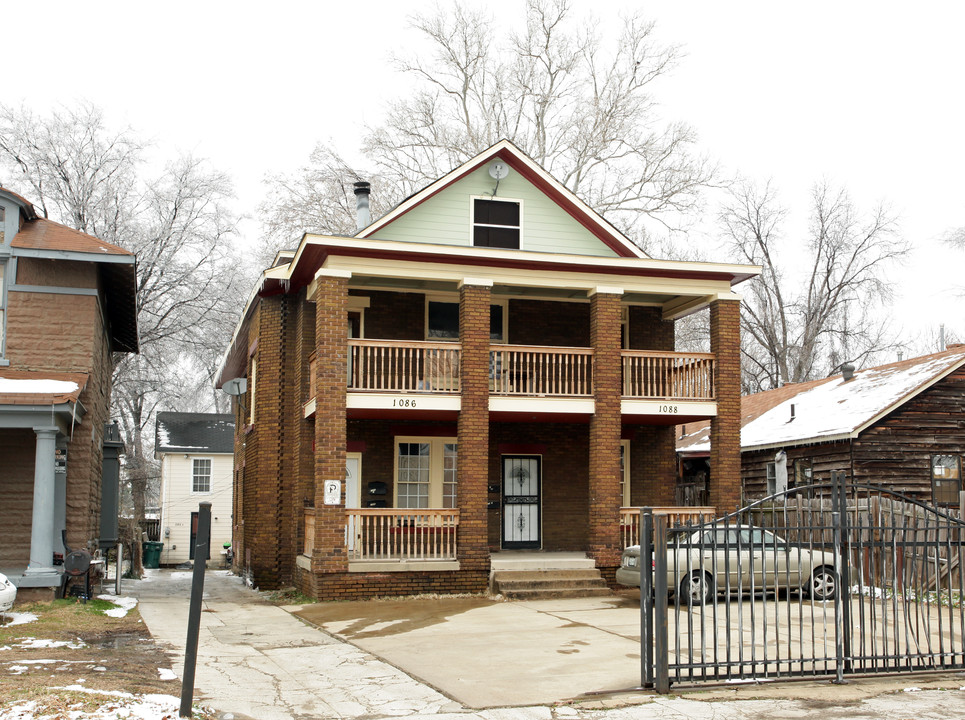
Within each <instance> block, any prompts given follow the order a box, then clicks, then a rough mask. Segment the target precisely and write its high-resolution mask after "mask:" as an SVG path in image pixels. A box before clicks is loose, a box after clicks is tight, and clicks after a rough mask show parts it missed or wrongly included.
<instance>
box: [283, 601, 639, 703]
mask: <svg viewBox="0 0 965 720" xmlns="http://www.w3.org/2000/svg"><path fill="white" fill-rule="evenodd" d="M638 603H639V600H637V599H636V598H635V597H621V596H616V595H615V596H613V597H605V598H581V599H561V600H537V601H515V602H494V601H491V600H486V599H482V598H455V599H451V598H438V599H432V600H424V601H413V600H395V601H378V600H376V601H368V602H345V603H323V604H319V605H307V606H304V607H303V608H302V609H300V610H297V611H295V614H296V615H297V616H298V617H301V618H303V619H305V620H307V621H308V622H310V623H312V624H313V625H317V626H318V627H320V628H322V629H323V630H325V631H327V632H329V633H332V634H333V635H335V636H336V637H340V638H344V639H345V640H347V641H349V642H351V643H352V644H353V645H357V646H358V647H360V648H362V649H364V650H367V651H369V652H370V653H372V654H373V655H377V656H378V657H380V658H383V659H384V660H387V661H388V662H390V663H391V664H393V665H395V666H396V667H398V668H401V669H402V670H403V671H405V672H406V673H407V674H409V675H412V676H413V677H416V678H418V679H420V680H422V681H424V682H426V683H428V684H429V685H431V686H433V687H436V688H439V689H440V690H442V691H443V692H444V693H446V694H447V695H449V696H450V697H453V698H455V699H456V700H458V701H459V702H461V703H463V704H464V705H467V706H468V707H475V708H479V707H492V706H496V705H535V704H550V703H557V702H561V701H565V700H570V699H573V698H579V697H585V696H587V695H597V694H601V693H603V694H610V693H613V692H616V691H627V690H633V689H635V688H636V687H638V686H639V685H640V609H639V604H638Z"/></svg>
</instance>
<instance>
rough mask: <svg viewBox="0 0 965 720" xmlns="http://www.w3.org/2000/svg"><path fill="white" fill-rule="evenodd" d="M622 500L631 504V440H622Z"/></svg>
mask: <svg viewBox="0 0 965 720" xmlns="http://www.w3.org/2000/svg"><path fill="white" fill-rule="evenodd" d="M620 502H621V503H623V507H631V506H630V441H629V440H621V441H620Z"/></svg>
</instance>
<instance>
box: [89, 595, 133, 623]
mask: <svg viewBox="0 0 965 720" xmlns="http://www.w3.org/2000/svg"><path fill="white" fill-rule="evenodd" d="M97 599H98V600H107V602H111V603H114V604H115V605H117V607H116V608H111V609H110V610H105V611H104V614H105V615H107V616H108V617H114V618H122V617H124V616H125V615H127V613H128V612H130V611H131V610H132V609H133V608H135V607H136V606H137V599H136V598H131V597H118V596H116V595H98V596H97Z"/></svg>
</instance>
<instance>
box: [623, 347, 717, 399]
mask: <svg viewBox="0 0 965 720" xmlns="http://www.w3.org/2000/svg"><path fill="white" fill-rule="evenodd" d="M622 355H623V396H624V397H627V398H667V399H677V400H713V399H714V398H715V392H714V356H713V355H712V354H710V353H672V352H650V351H645V350H624V351H623V352H622Z"/></svg>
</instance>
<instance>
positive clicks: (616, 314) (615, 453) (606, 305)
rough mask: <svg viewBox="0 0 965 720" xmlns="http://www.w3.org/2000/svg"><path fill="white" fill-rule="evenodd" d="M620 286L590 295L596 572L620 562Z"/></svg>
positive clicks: (591, 548)
mask: <svg viewBox="0 0 965 720" xmlns="http://www.w3.org/2000/svg"><path fill="white" fill-rule="evenodd" d="M622 295H623V290H622V289H621V288H607V287H600V288H596V290H595V291H593V292H592V294H591V297H590V343H591V345H592V346H593V399H594V403H595V411H594V413H593V417H592V418H591V419H590V453H589V455H590V472H589V477H590V487H589V507H588V528H589V533H588V536H589V551H590V555H591V557H593V559H594V560H596V565H597V567H598V568H615V567H616V566H618V565H619V564H620V550H621V548H620V505H621V504H622V503H621V501H622V498H621V497H620V429H621V418H622V414H621V410H620V399H621V395H622V388H621V381H620V378H621V374H620V365H621V359H620V298H621V296H622Z"/></svg>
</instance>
